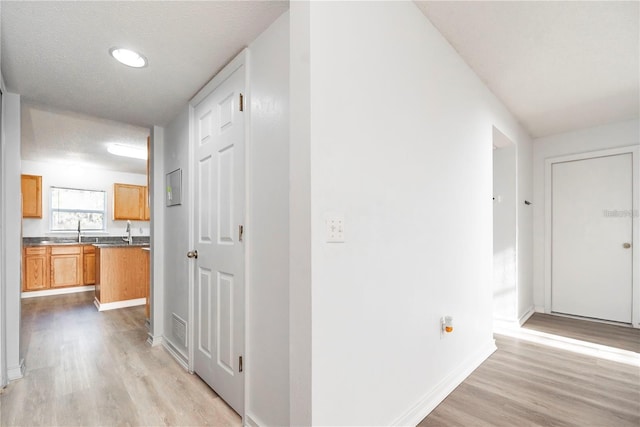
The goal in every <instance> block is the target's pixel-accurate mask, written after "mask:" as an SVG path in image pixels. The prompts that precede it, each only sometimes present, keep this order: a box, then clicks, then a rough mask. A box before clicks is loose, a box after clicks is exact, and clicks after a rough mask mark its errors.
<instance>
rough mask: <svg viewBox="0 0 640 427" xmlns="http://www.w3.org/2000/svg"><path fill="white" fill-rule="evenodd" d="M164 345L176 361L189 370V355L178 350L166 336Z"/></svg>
mask: <svg viewBox="0 0 640 427" xmlns="http://www.w3.org/2000/svg"><path fill="white" fill-rule="evenodd" d="M162 347H164V349H165V350H167V352H169V354H170V355H171V356H173V358H174V359H176V362H178V364H179V365H180V366H182V367H183V368H184V370H185V371H189V359H188V358H187V356H185V355H184V354H182V352H181V351H180V350H178V349H177V348H176V346H174V345H173V344H172V343H171V341H169V340H168V339H167V337H164V338H163V339H162Z"/></svg>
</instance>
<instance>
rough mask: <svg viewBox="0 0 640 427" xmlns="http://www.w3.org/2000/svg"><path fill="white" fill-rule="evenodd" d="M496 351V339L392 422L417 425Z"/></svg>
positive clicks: (394, 423) (402, 424) (397, 424)
mask: <svg viewBox="0 0 640 427" xmlns="http://www.w3.org/2000/svg"><path fill="white" fill-rule="evenodd" d="M494 351H496V344H495V341H494V340H490V341H489V342H488V343H487V345H486V346H485V347H484V348H482V349H480V350H479V351H477V352H475V354H473V355H471V357H469V358H467V360H465V361H464V362H463V363H462V364H461V365H460V366H459V367H458V369H456V370H455V371H453V372H451V373H450V374H449V375H447V376H446V377H445V378H444V379H443V380H442V381H440V383H438V384H437V385H436V386H435V387H434V388H433V389H431V391H430V392H429V393H427V394H425V395H424V396H423V397H422V398H421V399H420V400H419V401H418V402H417V403H416V404H415V405H413V406H412V407H410V408H409V409H408V410H407V411H406V412H405V413H404V414H402V415H401V416H399V417H398V418H396V420H395V421H394V422H393V423H391V425H394V426H409V425H410V426H415V425H417V424H418V423H419V422H420V421H422V420H423V419H424V418H425V417H426V416H427V415H429V413H430V412H431V411H433V410H434V409H435V408H436V406H438V405H439V404H440V403H441V402H442V401H443V400H444V399H445V398H446V397H447V396H448V395H449V394H450V393H451V392H452V391H453V390H455V388H456V387H458V386H459V385H460V384H461V383H462V382H463V381H464V380H465V379H466V378H467V377H468V376H469V375H470V374H471V373H472V372H473V371H475V370H476V369H477V368H478V366H480V365H481V364H482V362H484V361H485V360H487V358H488V357H489V356H491V354H493V352H494Z"/></svg>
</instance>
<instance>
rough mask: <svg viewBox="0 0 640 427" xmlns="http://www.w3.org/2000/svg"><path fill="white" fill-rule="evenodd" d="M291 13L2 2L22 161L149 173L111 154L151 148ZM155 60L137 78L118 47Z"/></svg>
mask: <svg viewBox="0 0 640 427" xmlns="http://www.w3.org/2000/svg"><path fill="white" fill-rule="evenodd" d="M287 8H288V2H283V1H257V2H254V1H197V2H185V1H124V2H116V1H96V2H91V1H43V2H31V1H7V0H2V1H1V7H0V15H1V16H0V37H1V45H0V48H1V51H0V54H1V59H2V62H1V64H2V76H3V78H4V81H5V84H6V87H7V90H8V91H10V92H15V93H19V94H20V95H22V99H23V103H24V106H23V108H22V114H23V119H22V132H23V138H22V139H23V141H22V158H23V159H25V160H40V161H56V162H62V164H64V165H80V164H82V165H84V166H90V167H96V168H103V169H111V170H117V171H123V172H135V173H145V172H146V163H145V162H144V161H140V160H128V159H125V158H122V157H116V156H113V155H111V154H108V153H106V151H105V150H106V145H107V143H109V142H122V143H128V144H130V145H139V146H146V137H147V135H148V134H149V128H150V127H151V126H152V125H164V124H166V123H167V122H168V121H170V120H171V119H172V118H173V117H175V116H176V115H177V114H178V112H179V110H180V109H181V108H183V107H184V106H185V105H186V103H187V102H188V100H189V99H190V98H191V97H192V96H193V95H194V94H195V93H196V92H197V91H198V90H199V89H200V88H201V87H202V86H204V84H206V83H207V81H209V80H210V79H211V78H212V77H213V76H214V75H215V74H216V72H217V71H218V70H220V69H221V68H222V67H223V66H224V65H225V64H226V63H227V62H228V61H229V60H231V59H232V58H233V57H234V56H235V54H237V53H238V52H239V51H240V50H242V49H243V48H244V47H245V46H247V45H248V44H249V43H250V42H251V41H253V40H254V39H255V38H256V36H258V35H259V34H260V33H261V32H262V31H263V30H264V29H266V28H267V27H268V26H269V25H270V24H271V23H272V22H273V21H274V20H275V19H276V18H277V17H278V16H280V15H281V14H282V13H283V12H284V11H286V10H287ZM114 46H119V47H129V48H132V49H136V50H138V51H140V52H141V53H143V54H144V55H145V56H146V57H147V58H148V60H149V65H148V67H146V68H142V69H134V68H130V67H126V66H124V65H122V64H119V63H118V62H116V61H115V60H114V59H113V58H111V56H110V55H109V48H111V47H114Z"/></svg>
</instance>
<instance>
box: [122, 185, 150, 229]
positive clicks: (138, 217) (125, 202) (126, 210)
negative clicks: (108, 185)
mask: <svg viewBox="0 0 640 427" xmlns="http://www.w3.org/2000/svg"><path fill="white" fill-rule="evenodd" d="M148 212H149V209H148V207H147V187H146V186H143V185H131V184H114V185H113V219H114V220H126V219H130V220H134V221H148V220H149V217H148V215H149V214H148Z"/></svg>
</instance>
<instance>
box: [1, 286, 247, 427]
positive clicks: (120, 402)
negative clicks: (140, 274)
mask: <svg viewBox="0 0 640 427" xmlns="http://www.w3.org/2000/svg"><path fill="white" fill-rule="evenodd" d="M144 321H145V319H144V307H143V306H141V307H132V308H124V309H119V310H111V311H105V312H101V313H99V312H97V311H96V308H95V306H94V305H93V292H83V293H76V294H68V295H60V296H50V297H41V298H30V299H25V300H22V339H23V349H25V354H24V357H25V365H26V373H25V377H24V378H23V379H21V380H18V381H14V382H12V383H11V384H9V386H8V387H7V388H5V389H4V390H1V391H0V425H2V426H67V425H68V426H70V425H74V426H79V425H81V426H98V425H122V426H159V425H173V426H195V425H197V426H205V425H214V426H240V425H241V420H240V417H239V416H238V415H237V414H236V413H235V412H234V411H233V410H232V409H231V408H229V407H228V406H227V405H226V403H225V402H224V401H223V400H222V399H220V398H219V397H218V396H217V395H216V394H215V392H213V390H211V389H210V388H209V387H208V386H207V385H206V384H205V383H204V382H203V381H202V380H200V378H198V377H197V376H196V375H190V374H189V373H187V372H186V371H185V370H184V369H183V368H182V367H181V366H180V365H178V363H177V362H176V361H175V360H174V359H173V358H172V357H171V356H170V355H169V354H168V353H167V352H166V351H165V350H164V349H163V348H161V347H160V346H158V347H150V346H149V345H148V344H146V342H145V341H146V336H147V330H146V328H145V325H144Z"/></svg>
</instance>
